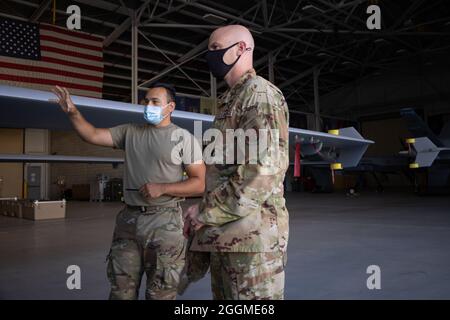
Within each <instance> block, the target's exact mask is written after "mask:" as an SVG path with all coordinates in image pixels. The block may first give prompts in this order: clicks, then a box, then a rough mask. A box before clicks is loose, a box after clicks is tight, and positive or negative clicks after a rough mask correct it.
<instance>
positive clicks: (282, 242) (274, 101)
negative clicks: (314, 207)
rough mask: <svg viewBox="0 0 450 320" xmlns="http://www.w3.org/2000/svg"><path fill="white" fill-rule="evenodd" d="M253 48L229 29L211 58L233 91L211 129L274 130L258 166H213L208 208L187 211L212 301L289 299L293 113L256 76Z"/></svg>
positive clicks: (240, 31) (241, 31)
mask: <svg viewBox="0 0 450 320" xmlns="http://www.w3.org/2000/svg"><path fill="white" fill-rule="evenodd" d="M254 48H255V46H254V40H253V37H252V35H251V33H250V31H249V30H248V29H247V28H245V27H243V26H240V25H230V26H225V27H221V28H218V29H217V30H215V31H214V32H213V33H212V34H211V36H210V38H209V44H208V52H207V54H206V60H207V63H208V66H209V69H210V71H211V73H212V74H213V75H214V76H215V77H216V78H218V79H223V80H225V82H226V83H227V85H228V87H229V88H228V90H227V91H226V92H225V93H224V94H223V96H221V97H220V98H219V101H218V108H217V110H218V111H217V114H216V116H215V119H214V123H213V128H215V129H218V130H220V132H222V133H223V135H224V136H225V133H226V131H227V130H228V129H234V130H236V129H243V130H247V129H255V130H261V129H263V130H264V129H266V130H267V131H268V132H269V134H268V140H269V141H268V143H267V145H266V147H265V149H264V150H259V154H258V159H257V160H258V161H257V162H256V163H250V161H248V155H246V156H245V161H244V163H231V164H230V163H227V164H219V163H213V164H211V165H208V166H207V174H206V191H205V194H204V196H203V199H202V202H201V203H200V204H199V205H196V206H192V207H190V208H189V209H188V212H187V218H186V221H185V234H186V235H191V238H190V242H191V245H190V248H189V250H190V252H191V253H195V252H200V253H202V254H205V253H209V257H210V269H211V286H212V292H213V298H214V299H235V300H237V299H283V298H284V267H285V265H286V248H287V242H288V232H289V227H288V220H289V217H288V211H287V209H286V206H285V199H284V190H283V181H284V177H285V173H286V170H287V168H288V165H289V161H288V122H289V113H288V107H287V104H286V101H285V99H284V97H283V94H282V92H281V91H280V90H279V89H278V88H277V87H276V86H274V85H273V84H272V83H270V82H269V81H267V80H266V79H264V78H262V77H260V76H258V75H256V72H255V70H254V68H253V51H254ZM274 132H275V133H276V134H275V133H274ZM232 143H235V141H234V139H233V141H226V142H225V145H227V144H232ZM276 154H278V156H275V155H276ZM203 269H204V268H203ZM191 271H192V268H191Z"/></svg>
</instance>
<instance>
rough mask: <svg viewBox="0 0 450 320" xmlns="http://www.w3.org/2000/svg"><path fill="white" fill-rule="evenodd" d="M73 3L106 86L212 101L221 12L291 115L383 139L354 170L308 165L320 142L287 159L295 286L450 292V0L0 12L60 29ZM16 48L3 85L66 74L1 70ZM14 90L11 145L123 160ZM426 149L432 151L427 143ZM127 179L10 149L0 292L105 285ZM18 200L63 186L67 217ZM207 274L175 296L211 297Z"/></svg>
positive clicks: (218, 89)
mask: <svg viewBox="0 0 450 320" xmlns="http://www.w3.org/2000/svg"><path fill="white" fill-rule="evenodd" d="M71 5H77V6H78V7H79V8H80V9H81V12H80V15H81V30H79V31H77V32H79V33H82V34H85V35H88V36H91V37H95V38H96V39H99V41H100V42H101V48H102V50H101V65H102V67H101V70H102V71H101V91H100V94H99V95H98V94H97V95H96V96H95V97H96V98H100V99H105V100H111V101H116V102H123V103H133V104H138V103H139V102H140V101H141V100H142V99H143V97H144V95H145V92H146V90H147V88H148V86H149V85H151V84H152V83H155V82H157V81H158V82H164V83H171V84H173V85H174V86H175V88H176V89H177V97H176V102H177V107H176V108H177V110H180V111H187V112H193V113H201V114H208V115H214V114H215V103H216V101H217V98H218V97H219V96H220V95H221V94H223V93H224V92H225V91H226V89H227V85H226V83H225V82H224V81H218V80H216V79H215V78H214V77H213V76H212V75H211V74H210V72H209V71H208V68H207V66H206V61H205V59H204V53H205V52H206V50H207V46H208V38H209V35H210V34H211V32H212V31H213V30H214V29H216V28H217V27H219V26H222V25H228V24H241V25H244V26H246V27H248V28H249V29H250V31H251V32H252V35H253V37H254V39H255V48H254V68H255V70H256V72H257V74H258V75H260V76H262V77H264V78H266V79H268V80H269V81H271V82H272V83H273V84H275V85H276V86H277V87H278V88H279V89H281V91H282V92H283V94H284V97H285V99H286V101H287V104H288V106H289V116H290V127H291V128H300V129H306V130H311V131H316V132H324V133H327V132H330V131H329V130H336V129H341V128H346V127H354V128H355V129H356V130H357V131H358V132H359V134H360V135H361V136H362V137H363V138H364V139H367V140H371V141H373V142H374V143H373V144H371V145H369V146H368V148H367V150H366V151H365V153H364V155H363V156H362V158H361V159H360V161H359V164H358V166H355V167H352V168H348V169H347V168H344V170H330V168H329V167H328V166H326V167H323V166H315V165H308V164H307V160H311V161H314V160H316V158H314V157H315V156H317V155H313V156H311V158H306V157H303V158H302V161H303V160H305V162H300V163H301V164H302V165H301V167H299V168H298V169H299V170H300V173H301V174H300V176H298V175H296V174H295V172H294V171H295V165H291V166H290V168H289V170H288V172H287V175H286V180H285V190H286V198H287V207H288V209H289V213H290V228H291V234H290V244H289V251H288V256H289V262H288V264H287V269H286V298H288V299H310V298H313V299H314V298H318V299H327V298H328V299H330V298H331V299H347V298H350V299H359V298H362V299H379V298H387V299H391V298H392V299H407V298H412V299H416V298H437V299H442V298H444V299H448V298H450V286H449V283H450V272H449V270H450V254H449V252H450V250H449V249H450V247H449V243H450V241H449V240H450V233H449V230H450V197H449V194H450V151H449V150H450V149H449V148H450V87H449V86H448V83H450V61H449V59H448V57H449V54H450V6H449V5H448V3H447V1H445V0H435V1H432V2H429V1H423V0H401V1H384V0H316V1H309V0H296V1H290V0H261V1H256V0H251V1H236V0H229V1H222V2H217V1H210V0H189V1H187V0H184V1H183V0H130V1H124V0H123V1H122V0H109V1H104V0H89V1H88V0H56V1H54V0H2V1H1V3H0V19H7V20H8V21H21V22H26V23H32V24H44V25H52V26H57V27H61V28H66V23H67V20H68V17H69V14H68V13H67V10H66V9H67V8H68V7H69V6H71ZM371 5H376V6H379V8H381V29H380V30H370V29H369V28H368V26H367V19H368V18H369V16H370V13H367V8H368V7H369V6H371ZM0 40H1V41H2V42H3V41H5V40H4V39H0ZM41 41H42V39H41ZM41 46H42V43H41ZM75 60H76V59H75ZM11 61H12V60H11V58H9V57H8V58H4V57H3V56H2V55H0V66H1V69H3V71H2V72H1V73H0V85H7V86H19V87H24V88H29V89H38V90H44V91H48V90H49V89H50V88H51V87H52V86H53V85H54V84H56V83H57V81H60V80H61V78H57V79H59V80H55V79H54V78H49V79H50V80H51V81H55V83H53V84H51V85H50V84H49V83H48V82H47V83H46V84H43V83H26V82H20V81H18V80H17V79H15V78H13V77H11V76H6V75H7V74H8V73H10V74H12V73H14V72H16V71H15V70H14V69H12V67H11V66H10V65H8V63H9V64H10V63H12V62H11ZM65 67H66V66H64V65H61V69H64V68H65ZM38 73H39V72H35V74H34V76H40V77H43V78H45V71H41V73H40V74H38ZM63 80H64V79H63ZM69 90H70V91H71V92H72V93H73V94H75V95H80V96H84V95H87V94H86V93H85V92H84V91H83V90H81V89H79V88H77V87H74V88H71V87H70V86H69ZM6 101H7V100H4V99H3V96H2V97H1V99H0V108H1V109H2V110H3V111H2V113H1V114H2V117H3V119H0V154H2V155H3V154H9V155H11V154H13V155H19V154H20V155H37V156H48V155H50V156H59V155H61V156H83V157H114V158H123V157H124V153H123V152H122V151H120V150H114V149H110V148H103V147H97V146H92V145H90V144H88V143H86V142H84V141H82V139H81V138H80V137H79V136H78V135H77V134H76V133H75V132H74V131H73V130H72V129H71V127H67V126H65V125H62V124H61V123H59V122H58V121H56V120H54V121H53V123H52V119H50V121H46V125H45V126H43V125H42V124H40V120H41V119H35V121H34V122H33V123H32V124H29V123H30V122H26V121H25V120H23V118H26V115H23V114H20V115H19V114H16V115H14V116H11V117H10V118H8V117H6V116H3V115H6V114H12V112H13V111H12V110H13V108H14V107H15V106H14V105H13V104H10V103H6ZM55 108H59V107H58V106H57V105H56V106H55ZM12 117H14V119H11V118H12ZM22 120H23V122H22ZM42 121H44V119H42ZM49 122H50V123H49ZM25 123H26V124H25ZM418 138H424V139H423V140H420V141H421V142H423V143H424V144H425V145H424V147H423V148H422V149H419V148H420V147H419V144H418V143H417V145H414V143H415V141H419V139H418ZM408 139H415V140H408ZM439 148H441V149H439ZM446 148H447V149H446ZM292 150H294V149H292ZM433 152H435V153H436V155H435V156H434V157H433V159H431V160H430V159H429V158H427V159H426V160H424V161H427V162H426V164H425V165H422V162H420V161H422V158H420V157H421V156H422V155H424V157H426V156H428V155H429V154H430V153H433ZM294 153H295V152H293V154H294ZM302 155H303V154H302ZM292 159H293V156H292ZM419 160H420V161H419ZM292 161H294V160H292ZM122 176H123V165H121V164H119V165H116V164H114V165H112V164H110V163H95V162H79V163H75V162H68V163H64V162H59V163H50V162H36V161H34V162H26V161H16V162H11V161H7V160H2V161H1V162H0V198H1V199H5V200H4V201H3V202H4V204H2V207H1V210H2V214H0V298H2V299H23V298H24V299H59V298H64V299H103V298H105V297H107V294H108V283H107V279H106V272H105V270H104V269H105V263H104V259H105V256H106V254H107V251H108V248H109V244H110V240H111V236H112V231H113V227H114V221H115V220H114V219H115V216H116V214H117V212H118V211H119V210H120V208H121V206H122V205H123V204H122V202H121V200H122ZM100 189H101V192H100ZM13 198H18V199H28V200H30V201H34V200H40V201H43V202H45V201H59V200H61V199H63V198H64V199H65V200H67V203H66V202H64V215H65V218H64V219H50V220H42V221H40V220H27V219H18V218H17V216H18V213H17V212H15V213H14V210H15V209H13V205H12V204H7V203H6V202H7V201H14V200H7V199H13ZM198 200H199V199H187V201H186V202H185V203H184V204H183V207H187V206H188V205H189V204H191V203H195V202H196V201H198ZM11 212H12V213H11ZM72 264H75V265H79V266H80V267H81V269H82V270H83V288H82V290H73V291H71V290H67V289H66V288H65V281H66V278H67V274H66V268H67V266H68V265H72ZM370 265H379V266H380V268H381V270H382V271H381V272H382V289H381V290H369V289H368V288H367V287H366V280H367V277H368V274H367V267H368V266H370ZM208 281H209V280H208V279H203V280H201V281H200V282H198V283H196V284H195V285H193V286H192V287H191V288H190V289H189V290H188V291H187V292H186V294H185V296H182V297H180V298H181V299H210V298H211V294H210V290H209V282H208Z"/></svg>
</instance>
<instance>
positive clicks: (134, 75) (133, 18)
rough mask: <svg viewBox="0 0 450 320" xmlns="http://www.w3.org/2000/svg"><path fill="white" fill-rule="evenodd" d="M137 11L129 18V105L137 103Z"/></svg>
mask: <svg viewBox="0 0 450 320" xmlns="http://www.w3.org/2000/svg"><path fill="white" fill-rule="evenodd" d="M137 14H138V13H137V11H134V12H133V13H132V16H131V103H136V104H137V103H139V102H138V61H139V60H138V50H139V43H138V24H139V21H138V18H137Z"/></svg>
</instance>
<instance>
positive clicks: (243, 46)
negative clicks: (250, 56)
mask: <svg viewBox="0 0 450 320" xmlns="http://www.w3.org/2000/svg"><path fill="white" fill-rule="evenodd" d="M237 47H238V50H237V54H238V56H240V55H241V54H243V53H244V52H245V51H246V50H247V45H246V44H245V42H244V41H240V42H239V43H238V45H237Z"/></svg>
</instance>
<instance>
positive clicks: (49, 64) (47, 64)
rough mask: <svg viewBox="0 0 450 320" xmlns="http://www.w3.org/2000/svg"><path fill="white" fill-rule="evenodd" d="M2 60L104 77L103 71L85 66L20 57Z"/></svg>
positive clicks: (1, 59) (3, 58)
mask: <svg viewBox="0 0 450 320" xmlns="http://www.w3.org/2000/svg"><path fill="white" fill-rule="evenodd" d="M0 61H2V62H7V63H15V64H19V65H24V66H32V67H34V66H39V67H45V68H52V69H57V70H59V69H64V71H69V72H75V73H80V74H87V75H90V76H93V77H100V78H102V77H103V71H94V70H87V69H84V68H77V67H72V66H67V65H64V66H61V63H52V62H44V61H42V60H41V61H38V60H31V59H20V61H19V60H18V59H16V58H11V57H1V58H0Z"/></svg>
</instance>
